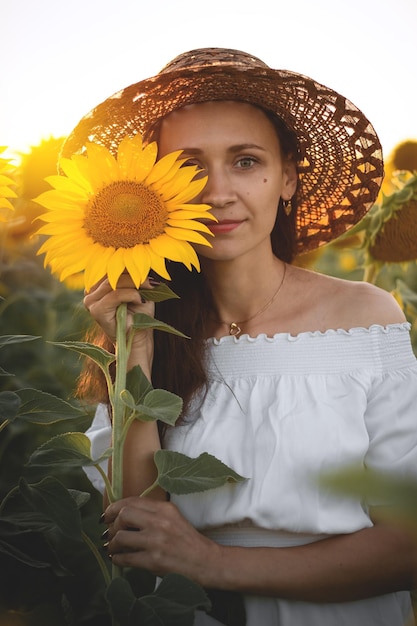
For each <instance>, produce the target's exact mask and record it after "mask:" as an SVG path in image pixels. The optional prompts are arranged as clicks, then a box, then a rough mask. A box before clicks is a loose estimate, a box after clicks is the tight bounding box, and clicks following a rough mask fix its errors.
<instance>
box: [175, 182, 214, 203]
mask: <svg viewBox="0 0 417 626" xmlns="http://www.w3.org/2000/svg"><path fill="white" fill-rule="evenodd" d="M206 182H207V179H206V178H201V179H200V178H199V179H197V180H193V181H191V182H190V184H189V185H188V186H187V187H186V189H184V190H183V191H182V192H180V193H178V194H177V195H176V196H175V197H174V198H173V200H175V202H176V203H178V204H182V203H183V202H188V201H189V200H193V199H194V198H196V197H197V196H198V195H199V194H200V193H201V191H202V190H203V189H204V186H205V184H206Z"/></svg>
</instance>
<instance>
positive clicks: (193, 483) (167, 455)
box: [155, 450, 246, 494]
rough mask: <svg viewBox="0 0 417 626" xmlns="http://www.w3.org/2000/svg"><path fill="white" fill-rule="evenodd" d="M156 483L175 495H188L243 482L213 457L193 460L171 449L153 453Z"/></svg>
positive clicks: (204, 454) (203, 455) (206, 455)
mask: <svg viewBox="0 0 417 626" xmlns="http://www.w3.org/2000/svg"><path fill="white" fill-rule="evenodd" d="M155 464H156V466H157V468H158V484H159V485H160V486H161V487H162V488H163V489H165V491H168V492H169V493H175V494H187V493H195V492H201V491H207V490H208V489H216V488H217V487H222V486H223V485H224V484H225V483H227V482H242V481H244V480H246V479H245V478H243V477H242V476H239V474H237V473H236V472H234V471H233V470H231V469H230V467H228V466H227V465H225V464H224V463H222V462H221V461H219V459H216V457H214V456H212V455H211V454H208V453H207V452H203V453H202V454H200V456H199V457H197V458H196V459H191V458H190V457H188V456H186V455H185V454H181V453H180V452H174V451H172V450H158V451H157V452H155Z"/></svg>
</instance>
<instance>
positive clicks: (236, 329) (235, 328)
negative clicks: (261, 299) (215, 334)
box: [216, 263, 287, 337]
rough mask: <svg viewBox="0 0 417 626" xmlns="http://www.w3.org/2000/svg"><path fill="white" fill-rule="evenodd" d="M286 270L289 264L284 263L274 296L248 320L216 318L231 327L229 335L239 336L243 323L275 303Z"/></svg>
mask: <svg viewBox="0 0 417 626" xmlns="http://www.w3.org/2000/svg"><path fill="white" fill-rule="evenodd" d="M286 272H287V264H286V263H284V271H283V273H282V278H281V282H280V284H279V285H278V288H277V289H276V291H275V292H274V293H273V295H272V298H271V299H270V300H268V302H267V303H266V304H264V305H263V307H261V308H260V309H259V311H256V313H255V314H254V315H252V316H251V317H248V318H247V319H246V320H242V321H241V322H223V320H216V322H217V323H218V324H223V326H228V327H229V335H232V336H233V337H239V335H240V333H241V332H242V329H241V325H242V324H247V323H248V322H250V321H252V320H253V319H255V317H258V315H261V313H263V312H264V311H266V310H267V309H268V308H269V307H270V306H271V304H272V303H273V301H274V300H275V298H276V297H277V295H278V293H279V291H280V290H281V287H282V285H283V284H284V280H285V274H286Z"/></svg>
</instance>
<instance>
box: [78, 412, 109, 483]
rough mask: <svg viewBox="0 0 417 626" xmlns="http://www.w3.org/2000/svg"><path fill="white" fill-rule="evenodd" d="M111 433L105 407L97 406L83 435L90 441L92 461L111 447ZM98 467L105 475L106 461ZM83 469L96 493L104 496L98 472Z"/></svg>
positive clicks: (91, 469) (94, 469) (89, 467)
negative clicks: (98, 492)
mask: <svg viewBox="0 0 417 626" xmlns="http://www.w3.org/2000/svg"><path fill="white" fill-rule="evenodd" d="M111 433H112V428H111V422H110V417H109V411H108V408H107V405H106V404H99V405H98V406H97V409H96V413H95V415H94V419H93V421H92V423H91V426H90V428H89V429H88V430H87V431H86V433H85V434H86V435H87V437H88V438H89V439H90V441H91V456H92V458H93V459H97V458H98V457H99V456H100V455H101V454H103V452H104V451H105V450H107V449H108V448H109V447H110V446H111ZM100 466H101V467H102V469H103V470H104V471H105V472H106V473H107V470H108V461H107V460H106V461H102V462H101V463H100ZM83 469H84V472H85V473H86V474H87V476H88V478H89V480H90V481H91V483H92V484H93V486H94V487H95V488H96V489H97V491H100V493H102V494H104V491H105V487H104V481H103V478H102V476H101V474H100V472H99V471H98V470H97V469H96V468H95V467H93V466H88V467H84V468H83Z"/></svg>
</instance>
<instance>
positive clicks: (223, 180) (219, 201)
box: [201, 168, 235, 209]
mask: <svg viewBox="0 0 417 626" xmlns="http://www.w3.org/2000/svg"><path fill="white" fill-rule="evenodd" d="M207 176H208V180H207V183H206V186H205V187H204V189H203V191H202V194H201V202H202V203H203V204H209V205H210V206H212V207H214V208H219V209H222V208H224V207H225V206H227V205H229V204H230V203H232V202H233V201H234V199H235V193H234V191H233V187H232V184H231V181H230V178H229V176H228V175H227V172H225V171H224V170H223V168H209V169H208V171H207Z"/></svg>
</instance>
